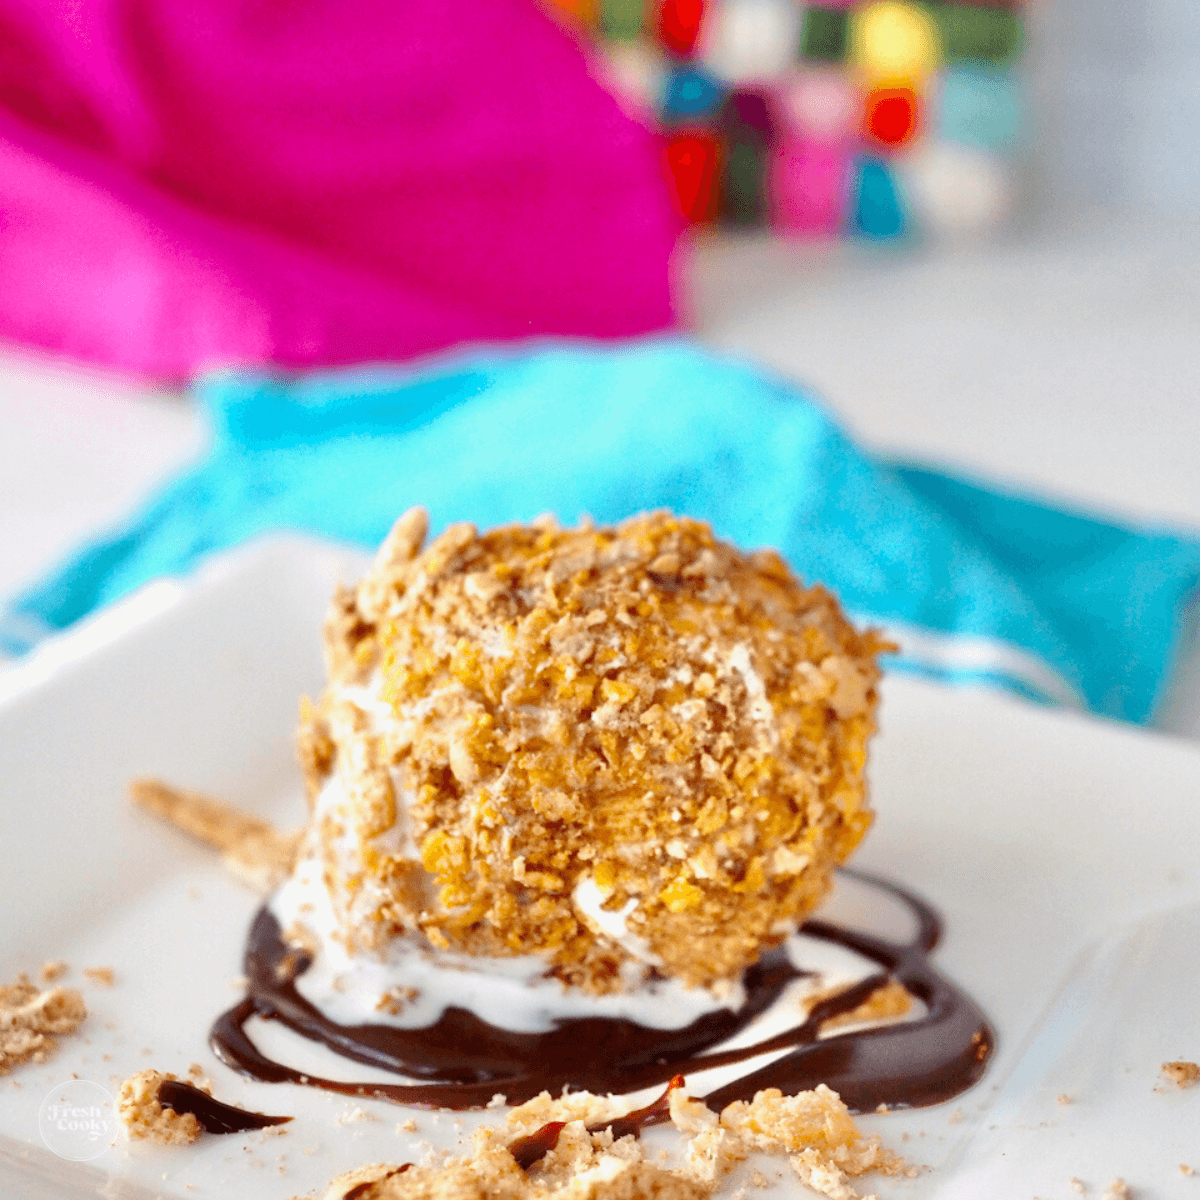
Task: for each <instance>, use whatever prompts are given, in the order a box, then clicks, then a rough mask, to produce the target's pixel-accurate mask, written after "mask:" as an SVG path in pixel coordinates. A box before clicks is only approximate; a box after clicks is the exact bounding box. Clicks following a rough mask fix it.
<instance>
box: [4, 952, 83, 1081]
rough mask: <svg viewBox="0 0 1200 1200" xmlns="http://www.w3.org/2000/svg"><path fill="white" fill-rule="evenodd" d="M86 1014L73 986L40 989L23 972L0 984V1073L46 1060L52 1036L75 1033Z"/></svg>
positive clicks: (50, 1051) (50, 1049) (53, 1042)
mask: <svg viewBox="0 0 1200 1200" xmlns="http://www.w3.org/2000/svg"><path fill="white" fill-rule="evenodd" d="M86 1016H87V1006H86V1005H85V1004H84V1002H83V997H82V996H81V995H80V994H79V992H77V991H76V990H75V989H74V988H65V987H52V988H50V989H49V990H48V991H42V990H41V989H40V988H39V987H38V986H37V985H36V984H35V983H33V982H31V980H30V979H29V976H28V975H24V974H22V975H18V976H17V981H16V983H9V984H4V985H2V986H0V1075H4V1074H7V1073H8V1072H9V1071H11V1070H12V1069H13V1067H16V1066H19V1065H20V1064H21V1063H23V1062H30V1061H32V1062H35V1063H42V1062H45V1061H46V1059H48V1058H49V1057H50V1055H51V1054H52V1053H53V1052H54V1048H55V1041H54V1039H55V1038H56V1037H60V1036H61V1035H62V1034H64V1033H74V1032H75V1030H76V1029H78V1028H79V1026H80V1024H82V1022H83V1019H84V1018H85V1017H86Z"/></svg>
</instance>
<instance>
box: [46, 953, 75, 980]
mask: <svg viewBox="0 0 1200 1200" xmlns="http://www.w3.org/2000/svg"><path fill="white" fill-rule="evenodd" d="M70 969H71V968H70V966H69V965H68V964H67V963H65V962H63V961H62V959H56V960H54V961H53V962H44V963H42V966H41V969H40V970H39V971H38V978H39V979H40V980H41V981H42V982H43V983H53V982H54V981H55V980H56V979H61V978H62V977H63V976H64V975H65V974H66V973H67V972H68V971H69V970H70Z"/></svg>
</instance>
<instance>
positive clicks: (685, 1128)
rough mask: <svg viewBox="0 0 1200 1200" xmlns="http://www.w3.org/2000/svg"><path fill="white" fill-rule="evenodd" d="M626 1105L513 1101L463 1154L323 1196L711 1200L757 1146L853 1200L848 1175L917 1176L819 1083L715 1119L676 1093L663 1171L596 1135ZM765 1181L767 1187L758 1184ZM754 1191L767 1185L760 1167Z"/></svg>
mask: <svg viewBox="0 0 1200 1200" xmlns="http://www.w3.org/2000/svg"><path fill="white" fill-rule="evenodd" d="M625 1108H627V1105H624V1104H622V1102H621V1101H620V1100H617V1099H614V1098H613V1097H611V1096H596V1095H593V1094H591V1093H589V1092H575V1093H572V1094H570V1095H567V1096H564V1097H562V1098H561V1099H557V1100H556V1099H553V1098H552V1097H551V1096H550V1094H549V1093H548V1092H543V1093H542V1094H541V1095H540V1096H537V1097H535V1098H534V1099H533V1100H530V1101H529V1102H528V1103H527V1104H523V1105H521V1106H520V1107H518V1108H515V1109H513V1110H512V1112H510V1113H509V1114H508V1118H507V1121H506V1124H505V1125H504V1126H492V1127H488V1128H483V1129H479V1130H477V1131H476V1133H475V1135H474V1144H473V1146H472V1149H471V1151H470V1152H469V1153H468V1154H465V1155H462V1156H459V1157H449V1158H447V1159H446V1160H445V1161H444V1162H441V1163H427V1164H423V1165H418V1164H413V1163H399V1164H397V1163H374V1164H371V1165H370V1166H364V1167H359V1168H357V1169H356V1170H354V1171H350V1172H348V1173H346V1174H344V1175H340V1176H338V1178H337V1179H335V1180H334V1181H333V1182H332V1183H331V1184H330V1186H329V1190H328V1191H327V1193H326V1197H325V1200H349V1198H350V1197H353V1200H418V1198H420V1200H426V1198H428V1197H433V1196H436V1197H438V1200H636V1198H639V1197H646V1196H653V1197H655V1198H656V1200H706V1198H707V1197H709V1196H711V1195H712V1194H713V1193H714V1192H715V1191H716V1189H717V1188H718V1187H719V1185H720V1184H721V1182H722V1181H723V1180H724V1179H725V1177H726V1176H727V1175H728V1173H729V1171H730V1170H731V1169H732V1168H733V1167H735V1166H736V1165H737V1164H738V1163H740V1162H742V1161H744V1160H745V1159H746V1158H747V1157H748V1156H749V1155H750V1154H751V1153H752V1152H767V1153H771V1152H774V1153H782V1154H786V1155H788V1156H789V1162H790V1164H791V1166H792V1169H793V1170H794V1171H795V1173H796V1175H797V1176H798V1177H799V1179H800V1180H801V1181H802V1182H803V1183H805V1184H807V1185H808V1186H809V1187H811V1188H814V1189H815V1190H816V1191H818V1192H820V1193H821V1194H823V1195H825V1196H829V1197H831V1198H836V1200H854V1198H855V1197H858V1196H859V1194H860V1193H859V1192H858V1191H857V1190H855V1188H854V1187H853V1185H852V1184H851V1183H850V1182H849V1181H850V1179H851V1178H852V1177H855V1176H858V1175H862V1174H864V1173H866V1172H868V1171H880V1172H882V1173H884V1174H888V1175H897V1174H904V1175H915V1174H916V1169H915V1168H913V1167H909V1166H908V1165H907V1164H906V1163H905V1161H904V1160H903V1159H902V1158H900V1157H899V1156H897V1155H895V1154H893V1153H892V1152H891V1151H889V1150H886V1149H884V1147H883V1146H882V1145H881V1144H880V1141H879V1139H878V1138H877V1137H864V1136H863V1135H862V1134H861V1133H860V1132H859V1130H858V1128H857V1127H856V1126H855V1124H854V1121H853V1120H852V1118H851V1117H850V1114H849V1111H848V1110H847V1108H846V1106H845V1105H844V1104H843V1103H842V1102H841V1100H840V1099H839V1097H838V1095H837V1093H836V1092H833V1091H831V1090H830V1089H829V1088H827V1087H825V1086H824V1085H822V1086H820V1087H818V1088H817V1089H816V1090H815V1091H811V1092H801V1093H800V1094H799V1095H797V1096H784V1095H783V1094H782V1093H780V1092H779V1091H778V1090H777V1089H769V1090H767V1091H763V1092H759V1093H758V1095H757V1096H755V1098H754V1100H753V1101H752V1102H750V1103H746V1102H745V1101H738V1102H736V1103H734V1104H731V1105H729V1107H728V1108H726V1109H725V1111H724V1112H723V1113H721V1115H720V1117H718V1116H717V1115H716V1114H715V1113H713V1112H711V1111H710V1110H709V1109H708V1108H706V1107H705V1106H704V1104H703V1103H702V1102H701V1101H699V1100H693V1099H691V1098H689V1097H688V1096H687V1095H686V1093H685V1092H684V1091H683V1089H682V1088H676V1089H673V1090H672V1091H671V1092H670V1112H671V1121H672V1123H673V1124H674V1126H675V1128H676V1129H677V1130H678V1131H679V1132H680V1133H682V1134H684V1135H685V1136H686V1137H687V1142H686V1144H685V1147H684V1151H683V1155H682V1165H681V1166H680V1167H678V1168H676V1169H669V1168H667V1167H663V1166H659V1165H657V1164H656V1163H652V1162H650V1161H649V1160H648V1158H647V1152H646V1151H645V1150H644V1149H643V1146H642V1143H641V1142H639V1141H637V1140H636V1139H634V1138H632V1137H624V1138H621V1139H620V1140H619V1141H614V1140H613V1136H612V1131H611V1129H605V1130H603V1131H602V1132H599V1133H589V1132H588V1130H587V1126H589V1125H590V1126H596V1125H599V1124H601V1123H603V1122H605V1121H608V1120H611V1119H613V1118H614V1117H616V1116H619V1115H621V1113H622V1111H623V1109H625ZM551 1122H562V1123H563V1127H562V1131H561V1133H560V1134H559V1135H558V1141H557V1144H556V1145H555V1147H554V1148H553V1149H552V1150H550V1151H549V1152H548V1153H547V1154H546V1155H545V1157H543V1158H541V1159H540V1160H538V1161H537V1162H535V1163H534V1164H533V1165H532V1166H530V1167H529V1168H528V1170H523V1169H522V1168H521V1167H520V1166H519V1165H518V1164H517V1161H516V1159H515V1158H514V1157H513V1154H512V1153H510V1152H509V1149H508V1147H509V1146H510V1145H511V1144H513V1143H515V1141H516V1140H517V1139H518V1138H525V1137H528V1136H529V1135H531V1134H533V1133H536V1132H537V1131H538V1130H540V1129H542V1128H543V1127H544V1126H546V1125H547V1124H549V1123H551ZM760 1180H761V1181H762V1182H761V1183H760V1182H759V1181H760ZM754 1182H755V1184H756V1186H763V1185H764V1184H765V1183H766V1179H765V1176H763V1175H762V1173H761V1172H756V1173H755V1178H754Z"/></svg>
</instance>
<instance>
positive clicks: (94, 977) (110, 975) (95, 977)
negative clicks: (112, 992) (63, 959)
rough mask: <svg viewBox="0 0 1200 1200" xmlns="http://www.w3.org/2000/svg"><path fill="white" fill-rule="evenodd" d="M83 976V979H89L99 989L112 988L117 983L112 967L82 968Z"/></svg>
mask: <svg viewBox="0 0 1200 1200" xmlns="http://www.w3.org/2000/svg"><path fill="white" fill-rule="evenodd" d="M83 975H84V978H85V979H90V980H91V981H92V982H93V983H98V984H100V986H101V987H112V985H113V984H114V983H116V981H117V975H116V972H115V971H114V970H113V969H112V967H84V968H83Z"/></svg>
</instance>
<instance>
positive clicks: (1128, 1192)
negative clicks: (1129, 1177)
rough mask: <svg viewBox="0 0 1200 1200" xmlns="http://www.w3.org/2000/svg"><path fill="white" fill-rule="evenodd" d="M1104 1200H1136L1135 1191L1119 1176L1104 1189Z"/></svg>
mask: <svg viewBox="0 0 1200 1200" xmlns="http://www.w3.org/2000/svg"><path fill="white" fill-rule="evenodd" d="M1104 1200H1134V1195H1133V1189H1132V1188H1131V1187H1130V1186H1129V1184H1127V1183H1126V1182H1125V1180H1124V1179H1122V1178H1121V1177H1120V1176H1119V1175H1118V1176H1117V1178H1116V1179H1114V1180H1113V1181H1112V1182H1111V1183H1110V1184H1109V1185H1108V1187H1106V1188H1105V1189H1104Z"/></svg>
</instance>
